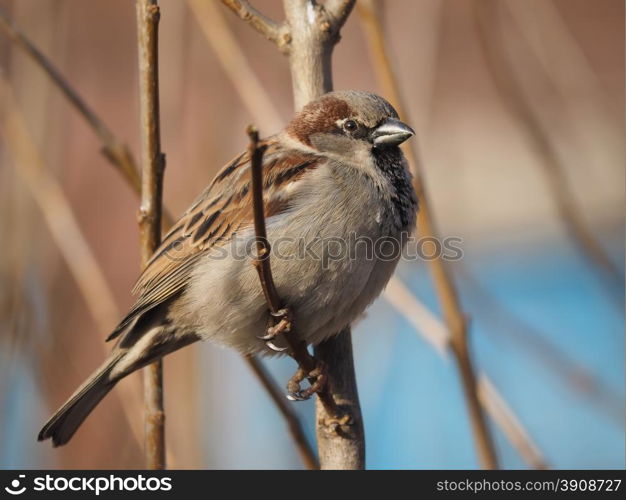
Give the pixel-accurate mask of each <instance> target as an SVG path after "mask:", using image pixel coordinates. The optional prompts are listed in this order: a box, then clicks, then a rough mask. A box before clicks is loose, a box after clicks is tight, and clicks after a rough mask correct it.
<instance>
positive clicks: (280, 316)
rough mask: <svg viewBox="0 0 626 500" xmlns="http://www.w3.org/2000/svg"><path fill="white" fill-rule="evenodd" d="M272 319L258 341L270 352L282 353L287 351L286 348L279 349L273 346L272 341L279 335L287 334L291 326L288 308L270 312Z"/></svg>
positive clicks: (291, 316)
mask: <svg viewBox="0 0 626 500" xmlns="http://www.w3.org/2000/svg"><path fill="white" fill-rule="evenodd" d="M270 314H271V315H272V318H271V319H270V324H269V325H268V327H267V331H266V333H265V335H263V336H261V337H259V339H261V340H263V341H264V342H265V345H266V346H267V347H268V348H269V349H271V350H272V351H277V352H282V351H285V350H287V348H286V347H279V346H277V345H276V344H274V340H275V339H276V337H278V336H279V335H281V334H288V333H289V332H290V331H291V328H292V326H293V315H292V314H291V310H290V309H288V308H283V309H279V310H278V311H276V312H275V313H273V312H270Z"/></svg>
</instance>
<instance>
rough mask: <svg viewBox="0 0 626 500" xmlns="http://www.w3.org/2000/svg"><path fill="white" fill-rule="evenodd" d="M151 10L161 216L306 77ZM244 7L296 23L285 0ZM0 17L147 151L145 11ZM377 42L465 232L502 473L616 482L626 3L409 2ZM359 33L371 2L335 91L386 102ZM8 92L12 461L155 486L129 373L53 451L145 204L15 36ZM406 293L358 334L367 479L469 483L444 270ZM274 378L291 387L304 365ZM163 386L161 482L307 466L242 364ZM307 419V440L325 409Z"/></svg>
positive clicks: (176, 209)
mask: <svg viewBox="0 0 626 500" xmlns="http://www.w3.org/2000/svg"><path fill="white" fill-rule="evenodd" d="M159 3H160V5H161V13H162V17H161V24H160V78H161V122H162V143H163V146H162V147H163V150H164V151H165V153H166V155H167V169H166V174H165V195H164V196H165V203H166V205H167V207H168V210H169V211H170V212H171V214H173V215H174V216H178V215H179V214H181V213H182V212H183V211H184V209H185V208H186V207H187V206H188V204H189V203H190V202H191V201H192V199H193V198H194V197H195V196H196V194H197V193H198V192H199V191H200V190H201V188H202V186H204V185H205V184H207V183H208V182H209V181H210V180H211V179H212V177H213V175H214V174H215V173H216V171H217V170H218V169H219V168H220V167H221V166H222V165H223V164H224V163H225V162H226V161H227V160H229V159H230V158H232V157H233V156H235V154H237V153H238V152H239V151H241V150H242V149H243V148H244V147H246V144H247V139H246V136H245V133H244V130H245V126H246V125H247V124H248V123H250V122H254V123H256V124H257V125H258V126H259V127H260V129H261V132H262V133H263V135H269V134H271V133H273V132H276V131H278V130H279V129H280V128H281V127H282V125H283V124H284V123H285V122H286V121H287V120H288V119H289V118H290V117H291V115H292V113H293V105H292V100H291V82H290V77H289V70H288V67H287V61H286V59H285V57H284V56H282V55H281V54H280V53H279V52H278V51H277V50H276V49H275V47H274V46H272V45H271V44H270V43H268V42H267V41H265V40H264V39H263V38H262V37H261V36H260V35H258V34H257V33H256V32H254V31H253V30H251V29H250V28H249V27H248V26H247V25H246V24H245V23H243V22H241V21H240V20H239V19H237V18H236V17H235V16H234V15H233V14H232V13H231V12H230V11H228V10H227V9H226V8H225V7H223V6H222V5H221V4H220V2H218V1H217V0H206V1H204V2H203V1H196V2H190V3H188V2H186V1H183V0H161V1H160V2H159ZM252 3H253V4H254V5H255V6H256V7H258V8H259V9H261V10H262V11H263V12H265V13H266V14H267V15H269V16H271V17H272V18H274V19H277V20H282V19H283V16H282V8H281V3H280V2H279V1H278V0H271V1H270V0H255V1H254V2H252ZM200 4H206V5H204V7H202V8H199V7H198V5H200ZM0 7H2V9H4V10H5V12H6V13H7V14H8V15H9V16H10V17H11V18H12V19H14V20H15V22H16V24H17V26H19V27H20V29H21V30H22V31H23V32H24V34H26V35H27V36H28V37H29V38H30V39H31V41H32V42H33V43H35V44H36V45H37V46H38V47H39V48H40V49H41V51H42V52H43V53H44V54H45V55H46V57H47V58H49V60H50V61H51V62H52V63H53V64H54V65H55V66H56V67H57V68H58V69H59V70H60V72H61V73H62V74H63V75H64V77H65V78H66V80H67V81H68V82H69V83H70V84H71V85H72V87H74V88H75V89H76V90H77V92H78V93H79V94H80V95H81V96H82V97H83V99H84V100H85V101H86V102H88V103H89V105H90V106H91V107H92V108H93V110H94V111H95V112H96V113H97V114H98V116H99V117H100V118H101V119H102V120H103V121H104V122H105V123H106V124H107V125H108V126H109V127H110V129H111V130H112V131H113V132H114V134H115V135H116V136H117V137H118V138H119V140H120V141H122V142H124V143H126V144H128V146H129V148H130V150H131V151H132V152H133V154H134V155H135V156H136V157H137V156H138V154H139V141H138V130H139V125H138V102H137V94H138V91H137V53H136V33H135V11H134V5H133V2H130V1H125V0H92V1H89V2H85V1H83V0H19V1H10V0H1V1H0ZM192 7H193V8H192ZM382 22H383V26H384V29H385V35H386V39H387V42H388V48H389V51H390V53H391V58H392V64H393V66H394V68H395V70H396V73H397V76H398V78H399V81H400V85H401V92H402V96H403V98H404V101H405V102H406V104H407V114H408V116H407V117H405V119H406V120H407V121H408V122H409V123H410V124H411V125H412V126H413V127H414V128H415V129H416V131H417V140H418V143H419V156H420V158H421V161H422V164H423V171H424V176H425V182H426V185H427V188H428V190H429V194H430V200H431V203H432V208H433V213H434V217H435V219H436V222H437V226H438V229H439V232H440V234H441V236H442V237H446V236H453V237H459V238H462V244H461V245H460V246H461V247H462V249H463V253H464V255H463V258H462V259H461V260H460V261H456V262H452V263H451V267H452V270H453V272H454V277H455V280H456V282H457V284H458V286H459V289H460V294H461V300H462V304H463V307H464V309H465V311H466V312H467V314H468V316H469V318H470V324H471V336H470V342H471V347H472V352H473V354H474V358H475V361H476V366H477V371H479V372H480V373H482V374H484V375H485V376H486V377H488V379H489V381H490V382H489V387H490V388H491V390H492V393H491V394H492V398H491V401H492V402H493V391H494V390H495V391H497V395H498V398H499V399H498V398H496V399H498V403H499V405H500V406H499V408H500V410H499V411H500V413H502V412H504V413H505V414H506V415H508V422H509V423H510V422H512V421H514V422H515V425H514V427H515V429H516V431H517V434H516V435H517V436H518V438H517V445H516V444H515V442H516V439H511V438H510V433H509V434H507V431H506V426H502V425H499V424H498V422H497V419H494V418H493V417H492V416H490V417H489V424H490V428H491V429H492V431H493V433H494V436H495V440H496V446H497V452H498V455H499V458H500V460H501V463H502V466H503V467H506V468H528V467H536V466H539V465H540V464H541V463H543V464H546V465H547V466H549V467H555V468H623V467H624V288H623V265H624V187H625V183H624V180H625V179H624V159H625V158H624V2H623V1H622V0H596V1H594V2H589V1H588V0H489V1H481V0H447V1H445V0H402V1H401V0H394V1H393V2H392V1H384V2H382ZM367 36H368V35H367V32H366V31H365V30H364V26H363V22H362V10H360V9H359V8H357V9H355V12H353V14H352V15H351V17H350V19H349V20H348V22H347V24H346V26H345V28H344V30H343V32H342V41H341V43H340V44H339V45H338V46H337V48H336V50H335V57H334V83H335V88H337V89H363V90H369V91H374V92H379V93H382V89H381V87H380V86H379V83H378V79H377V73H376V71H375V70H374V67H373V65H372V60H371V57H370V49H369V44H368V38H367ZM0 76H1V79H2V82H1V84H0V99H1V100H0V241H1V242H2V244H1V245H0V467H1V468H141V467H143V463H144V461H143V457H142V445H141V442H140V441H139V440H138V439H137V438H136V433H134V432H133V431H132V429H133V425H134V428H135V429H139V431H140V430H141V425H142V424H141V406H140V380H141V379H140V377H137V376H136V377H133V378H132V380H124V381H123V382H122V383H121V384H120V385H119V386H118V387H117V388H116V389H115V390H114V391H113V393H112V394H111V396H109V397H108V398H107V399H106V400H105V401H104V402H103V403H102V404H101V405H100V406H99V407H98V408H97V409H96V410H95V412H94V413H93V414H92V416H91V417H90V418H89V419H88V420H87V421H86V423H85V424H84V426H83V427H82V428H81V429H80V430H79V432H78V433H77V435H76V436H75V438H74V439H73V440H72V441H71V443H70V444H69V445H68V446H65V447H63V448H60V449H55V450H53V449H52V448H51V447H50V446H49V444H48V443H45V444H42V443H37V442H36V439H35V438H36V434H37V432H38V430H39V428H40V427H41V424H42V423H43V422H44V421H45V420H46V419H47V418H48V416H49V415H50V414H51V412H52V411H53V410H54V409H56V408H57V407H58V406H59V405H60V404H61V403H62V402H63V401H64V400H65V398H66V397H67V396H68V395H69V394H70V393H71V392H73V390H74V389H75V388H76V386H77V385H78V384H79V383H80V382H82V380H83V379H84V378H85V377H86V376H87V375H88V374H89V373H90V372H91V371H92V370H93V369H94V368H95V367H96V366H97V365H98V364H99V363H100V361H101V360H102V358H103V356H104V353H105V352H106V350H107V349H108V346H106V345H105V344H104V342H103V339H104V338H105V336H106V335H107V334H108V333H109V331H110V330H111V329H112V328H113V327H114V326H115V324H116V323H117V321H118V320H119V319H120V318H121V316H122V314H123V313H124V312H125V311H126V309H127V308H128V307H129V306H130V305H131V304H132V301H133V299H132V296H131V294H130V289H131V288H132V285H133V283H134V281H135V279H136V278H137V275H138V269H139V244H138V236H137V233H138V231H137V222H136V212H137V208H138V200H137V198H136V196H135V194H134V193H133V191H132V189H131V188H129V186H128V185H127V183H126V182H125V180H124V179H123V178H122V177H121V176H120V175H119V172H117V171H116V170H115V169H114V168H111V165H110V163H109V162H108V161H107V159H106V158H105V157H104V156H103V155H102V154H100V149H101V144H100V142H99V139H98V138H97V136H96V135H95V134H94V133H93V131H92V129H91V128H89V127H88V126H87V125H86V123H85V121H84V119H83V118H82V117H81V116H80V115H79V114H78V113H77V112H76V110H75V108H73V107H72V106H71V105H70V104H69V103H68V101H67V100H66V99H65V98H64V97H63V95H62V94H61V93H60V92H59V90H58V88H57V87H55V86H54V85H53V84H52V83H51V81H50V79H49V78H48V77H47V76H46V75H45V74H44V72H43V71H42V70H41V68H40V67H39V66H37V65H36V64H35V63H34V62H33V60H32V59H31V58H29V57H28V56H27V54H26V53H25V52H24V51H23V50H21V49H20V48H19V47H17V46H15V45H14V44H12V43H11V41H10V39H9V38H7V36H6V34H5V33H4V32H3V31H2V30H0ZM251 95H252V96H253V97H254V100H255V102H256V103H257V104H256V108H255V109H251V108H250V107H249V106H248V105H247V103H246V97H245V96H247V99H248V101H249V100H250V96H251ZM242 96H243V98H242ZM398 277H399V278H400V280H401V283H403V285H404V287H405V289H400V292H402V293H400V296H401V297H400V298H402V301H401V300H400V299H399V294H398V289H397V288H396V289H394V293H391V292H389V293H387V294H386V295H385V296H384V297H381V298H380V299H379V300H378V301H377V302H376V303H375V304H374V305H373V306H372V307H371V308H370V309H369V310H368V312H367V313H366V315H365V317H364V318H363V319H362V320H361V321H360V322H359V323H358V324H357V325H356V326H355V327H354V333H353V341H354V345H355V363H356V371H357V379H358V383H359V392H360V397H361V403H362V407H363V413H364V419H365V429H366V439H367V466H368V467H369V468H473V467H477V466H478V463H477V460H476V454H475V451H474V446H473V439H472V435H471V430H470V427H469V422H468V417H467V412H466V408H465V403H464V400H463V393H462V389H461V384H460V381H459V378H458V375H457V371H456V366H455V364H454V362H453V361H452V360H450V359H448V358H447V357H446V356H445V355H443V356H442V353H441V352H440V351H438V350H437V349H434V348H433V345H432V344H431V343H429V342H428V341H426V340H425V337H424V333H425V332H423V331H420V329H419V328H416V323H418V324H423V321H421V322H420V318H417V319H416V318H415V317H411V315H412V314H413V313H412V311H414V309H411V307H410V304H411V303H413V302H411V301H414V303H415V304H420V306H423V307H425V308H426V311H429V312H428V314H430V315H432V317H431V318H430V319H432V320H433V321H434V322H435V323H437V321H439V320H438V319H437V317H439V314H440V312H439V309H438V305H437V300H436V297H435V296H434V293H433V288H432V283H431V280H430V276H429V272H428V266H427V263H426V262H404V263H402V264H401V265H400V267H399V269H398ZM407 294H408V295H407ZM407 296H408V299H407ZM407 300H408V301H409V307H407V306H406V303H407ZM400 302H402V304H404V305H402V304H401V303H400ZM428 314H427V315H426V316H428ZM423 319H424V314H422V315H421V320H423ZM418 326H419V325H418ZM264 364H265V366H266V367H267V368H268V369H269V370H270V371H271V372H272V374H273V375H274V376H275V378H276V380H277V381H278V383H279V384H280V385H281V387H282V386H283V385H284V384H285V383H286V381H287V379H288V378H289V377H290V376H291V374H292V372H293V370H294V366H295V365H294V363H293V361H291V360H289V359H280V360H275V359H273V360H269V361H266V362H264ZM165 377H166V386H165V399H166V409H167V441H168V449H169V465H170V467H172V468H300V467H302V464H301V462H300V460H299V458H298V454H297V452H296V451H295V448H294V446H293V444H292V441H291V440H290V438H289V435H288V433H287V430H286V426H285V424H284V421H283V420H282V417H281V415H280V414H279V413H278V411H277V410H276V408H275V407H274V406H273V404H272V403H271V401H270V400H269V398H268V397H267V395H266V393H265V392H264V390H263V389H262V388H261V386H260V385H259V383H258V381H257V379H256V378H255V377H254V376H253V374H252V373H251V372H250V371H249V368H248V366H247V365H246V364H245V363H244V362H243V360H242V359H241V358H240V357H239V356H238V355H237V354H236V353H234V352H231V351H226V350H223V349H220V348H216V347H215V346H212V345H208V344H203V345H193V346H191V347H188V348H185V349H184V350H183V351H180V352H178V353H176V354H174V355H171V356H169V357H168V358H167V359H166V361H165ZM294 407H295V408H296V410H297V412H298V414H299V415H300V416H301V418H302V419H303V422H304V425H305V429H306V432H307V435H308V436H309V438H310V439H311V441H313V439H314V430H313V423H314V422H313V403H312V402H306V403H297V404H295V406H294ZM503 429H504V430H503ZM520 432H521V434H520ZM520 435H521V436H522V438H519V436H520ZM519 439H522V441H523V443H522V444H521V445H520V442H519ZM520 450H521V452H520ZM524 450H525V451H524ZM529 457H530V458H529Z"/></svg>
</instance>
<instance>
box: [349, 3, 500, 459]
mask: <svg viewBox="0 0 626 500" xmlns="http://www.w3.org/2000/svg"><path fill="white" fill-rule="evenodd" d="M359 5H360V7H361V9H360V13H361V18H362V20H363V26H364V28H365V31H366V34H367V38H368V42H369V44H370V50H371V53H372V59H373V61H374V69H375V70H376V71H377V73H378V76H379V80H380V82H381V86H382V87H383V90H384V92H385V95H386V96H387V98H388V99H389V100H390V101H391V103H392V104H393V105H394V107H395V108H396V110H397V111H398V113H399V114H400V117H405V116H406V107H405V106H403V103H402V100H401V97H400V86H399V84H398V81H397V79H396V76H395V72H394V71H393V68H392V66H391V62H390V60H389V55H388V52H387V47H386V43H385V37H384V33H383V28H382V25H381V23H380V9H379V7H380V5H379V3H378V2H376V1H374V0H363V1H362V2H361V3H360V4H359ZM408 150H409V151H408V153H409V154H408V160H409V164H410V166H411V167H412V170H413V186H414V188H415V191H416V192H417V196H418V198H419V203H420V210H419V212H418V216H417V228H418V231H419V232H420V233H421V234H422V235H423V236H426V237H430V238H435V237H436V234H437V231H436V230H435V225H434V221H433V218H432V215H431V212H430V204H429V202H428V197H427V194H426V191H425V186H424V182H423V180H422V171H421V164H420V162H419V160H418V155H417V152H416V147H415V141H412V142H411V143H410V144H408ZM430 269H431V273H432V277H433V283H434V286H435V291H436V293H437V297H438V300H439V303H440V305H441V309H442V312H443V317H444V321H445V323H446V326H447V328H448V330H449V331H450V348H451V350H452V353H453V354H454V359H455V361H456V364H457V368H458V370H459V374H460V378H461V382H462V385H463V391H464V394H465V400H466V403H467V408H468V412H469V415H470V422H471V425H472V430H473V434H474V441H475V443H476V448H477V451H478V456H479V460H480V463H481V464H482V466H483V468H486V469H496V468H498V461H497V457H496V452H495V447H494V444H493V439H492V437H491V434H490V432H489V427H488V426H487V421H486V419H485V414H484V411H483V408H482V406H481V405H480V401H479V399H478V386H477V381H476V375H475V371H474V367H473V363H472V359H471V356H470V351H469V346H468V340H467V337H468V328H467V319H466V316H465V313H464V312H463V309H462V307H461V303H460V300H459V296H458V292H457V290H456V286H455V284H454V281H453V280H452V277H451V276H450V273H449V270H448V268H447V266H446V263H445V261H444V260H443V259H442V258H441V257H438V258H435V259H431V261H430Z"/></svg>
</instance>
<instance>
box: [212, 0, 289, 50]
mask: <svg viewBox="0 0 626 500" xmlns="http://www.w3.org/2000/svg"><path fill="white" fill-rule="evenodd" d="M222 3H223V4H224V5H226V7H228V8H229V9H230V10H232V11H233V12H234V13H235V14H237V15H238V16H239V18H240V19H242V20H243V21H245V22H247V23H248V24H249V25H250V26H252V27H253V28H254V29H255V30H256V31H258V32H259V33H261V35H263V36H264V37H265V38H267V39H268V40H269V41H270V42H274V43H275V44H276V45H278V46H279V48H280V47H282V46H284V45H285V44H286V43H289V39H288V37H285V36H284V31H283V30H282V29H281V26H280V25H279V24H278V23H277V22H276V21H273V20H272V19H270V18H269V17H267V16H265V15H263V14H262V13H261V12H260V11H258V10H257V9H255V8H254V7H253V6H252V5H250V3H249V2H247V1H246V0H222Z"/></svg>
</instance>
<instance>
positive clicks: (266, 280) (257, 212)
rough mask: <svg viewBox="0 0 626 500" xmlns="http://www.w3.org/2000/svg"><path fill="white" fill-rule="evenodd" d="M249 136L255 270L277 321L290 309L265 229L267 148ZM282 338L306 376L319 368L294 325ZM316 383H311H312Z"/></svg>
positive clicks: (333, 411)
mask: <svg viewBox="0 0 626 500" xmlns="http://www.w3.org/2000/svg"><path fill="white" fill-rule="evenodd" d="M247 134H248V137H249V138H250V145H249V147H248V154H249V155H250V171H251V175H252V208H253V213H254V231H255V235H256V250H257V255H256V257H255V259H254V266H255V268H256V270H257V272H258V274H259V280H260V282H261V287H262V288H263V294H264V295H265V300H266V302H267V306H268V308H269V310H270V312H271V313H272V316H273V317H277V316H279V315H280V311H281V309H283V308H285V307H288V305H287V304H283V302H282V300H281V299H280V297H279V296H278V291H277V290H276V285H275V284H274V278H273V276H272V267H271V265H270V253H271V247H270V242H269V241H268V239H267V231H266V228H265V208H264V202H263V153H264V152H265V146H263V145H259V132H258V130H257V129H256V128H255V127H253V126H249V127H248V130H247ZM283 337H284V339H285V341H286V342H287V344H288V346H289V349H290V354H291V356H292V357H293V358H294V359H295V360H296V362H297V363H298V365H299V367H300V368H301V369H302V370H304V372H305V373H307V374H308V373H311V372H312V371H314V370H315V369H316V368H317V363H316V361H315V359H314V358H313V356H311V354H309V351H308V349H307V346H306V343H305V342H303V341H301V340H299V339H298V335H297V332H296V330H295V328H294V325H293V321H292V322H291V324H290V325H289V327H288V330H287V332H286V333H285V335H284V336H283ZM313 381H314V380H311V382H313ZM318 396H319V399H320V401H321V402H322V404H323V405H324V408H325V409H326V411H327V412H328V414H329V415H331V416H332V418H334V419H338V418H339V413H338V410H337V407H336V405H335V403H334V401H333V399H332V398H331V397H330V394H329V393H328V391H327V389H326V388H322V390H321V391H319V392H318Z"/></svg>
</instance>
